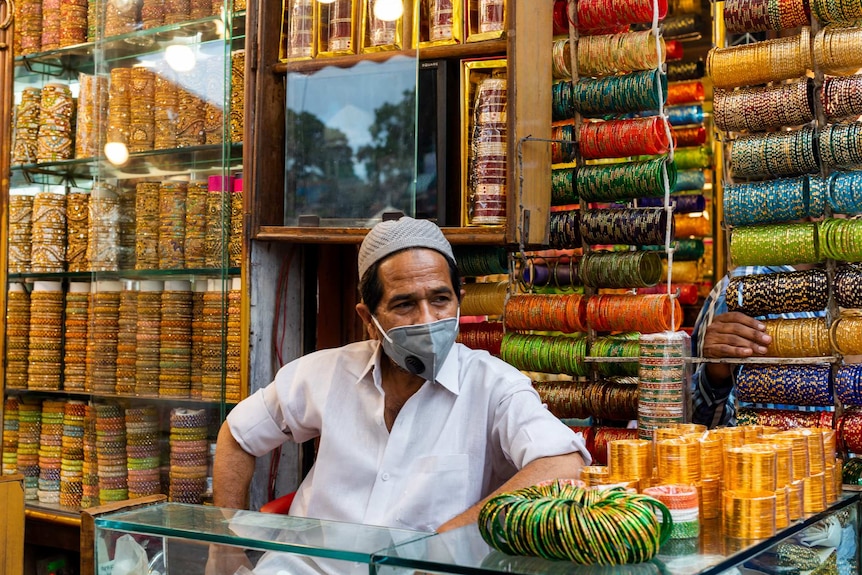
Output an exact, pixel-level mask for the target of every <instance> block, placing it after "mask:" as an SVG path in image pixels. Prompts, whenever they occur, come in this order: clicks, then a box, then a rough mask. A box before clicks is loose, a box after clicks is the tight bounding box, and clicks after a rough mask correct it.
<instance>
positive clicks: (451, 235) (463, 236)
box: [254, 226, 506, 245]
mask: <svg viewBox="0 0 862 575" xmlns="http://www.w3.org/2000/svg"><path fill="white" fill-rule="evenodd" d="M441 229H442V230H443V235H445V236H446V238H447V239H448V240H449V242H451V243H452V244H453V245H459V244H495V245H502V244H504V243H505V242H506V239H505V236H506V233H505V229H504V228H502V227H487V228H480V227H475V228H472V227H470V228H441ZM367 233H368V230H367V229H364V228H301V227H282V226H261V228H260V232H259V233H258V234H257V235H256V236H255V237H254V239H255V240H258V241H270V242H295V243H315V244H358V243H361V242H362V239H363V238H364V237H365V234H367Z"/></svg>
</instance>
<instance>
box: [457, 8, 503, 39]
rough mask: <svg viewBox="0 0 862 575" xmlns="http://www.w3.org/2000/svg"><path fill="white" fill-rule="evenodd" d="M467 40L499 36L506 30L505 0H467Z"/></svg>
mask: <svg viewBox="0 0 862 575" xmlns="http://www.w3.org/2000/svg"><path fill="white" fill-rule="evenodd" d="M468 1H469V9H468V10H467V42H481V41H482V40H493V39H496V38H501V37H502V36H503V35H504V33H505V31H506V0H468Z"/></svg>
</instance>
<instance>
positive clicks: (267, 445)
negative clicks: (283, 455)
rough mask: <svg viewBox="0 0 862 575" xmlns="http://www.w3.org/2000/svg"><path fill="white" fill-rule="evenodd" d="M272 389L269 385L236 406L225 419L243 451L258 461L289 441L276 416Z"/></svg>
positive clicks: (280, 418) (276, 402) (280, 419)
mask: <svg viewBox="0 0 862 575" xmlns="http://www.w3.org/2000/svg"><path fill="white" fill-rule="evenodd" d="M278 405H279V403H278V396H277V393H276V386H275V385H268V386H267V387H265V388H264V389H259V390H258V391H256V392H255V393H254V394H252V395H250V396H248V397H247V398H246V399H244V400H243V401H241V402H240V403H239V404H237V406H236V407H234V408H233V410H231V412H230V413H229V414H228V416H227V424H228V427H229V428H230V432H231V434H232V435H233V437H234V439H236V441H237V443H239V445H240V447H242V449H243V451H245V452H246V453H249V454H251V455H254V456H255V457H260V456H261V455H265V454H267V453H269V452H270V451H272V450H273V449H275V448H276V447H278V446H279V445H281V444H282V443H284V442H285V441H288V440H291V439H292V438H291V435H290V432H289V430H285V429H284V423H283V418H282V417H281V416H280V415H279V414H280V409H279V407H278Z"/></svg>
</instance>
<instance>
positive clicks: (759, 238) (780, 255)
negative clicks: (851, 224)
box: [730, 220, 849, 266]
mask: <svg viewBox="0 0 862 575" xmlns="http://www.w3.org/2000/svg"><path fill="white" fill-rule="evenodd" d="M848 221H849V220H848ZM819 229H820V233H819V238H820V247H818V225H817V224H816V223H802V224H776V225H771V226H748V227H743V228H734V229H733V230H732V232H731V235H730V258H731V261H732V262H733V265H735V266H747V265H765V266H770V265H795V264H809V263H818V262H820V261H822V259H823V256H824V255H825V254H823V249H824V247H825V246H823V238H824V235H827V237H828V234H829V233H830V232H833V231H836V233H837V230H838V226H836V229H835V230H833V229H829V230H825V229H824V228H823V226H820V228H819ZM840 231H843V230H840ZM832 245H833V246H834V245H835V244H832Z"/></svg>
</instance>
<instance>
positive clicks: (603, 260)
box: [578, 251, 662, 288]
mask: <svg viewBox="0 0 862 575" xmlns="http://www.w3.org/2000/svg"><path fill="white" fill-rule="evenodd" d="M578 272H579V273H578V275H579V276H580V278H581V281H583V282H584V285H585V286H592V287H605V288H638V287H648V286H653V285H655V284H656V283H658V281H659V280H660V279H661V273H662V268H661V261H660V259H659V257H658V254H656V253H654V252H651V251H640V252H606V251H597V252H591V253H588V254H585V255H584V257H583V258H581V262H580V266H579V270H578Z"/></svg>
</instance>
